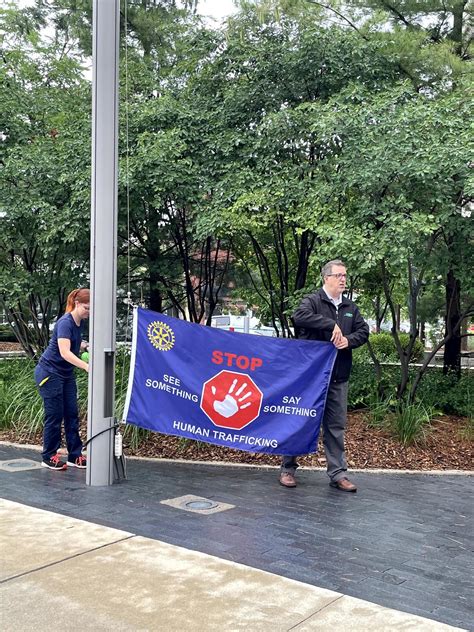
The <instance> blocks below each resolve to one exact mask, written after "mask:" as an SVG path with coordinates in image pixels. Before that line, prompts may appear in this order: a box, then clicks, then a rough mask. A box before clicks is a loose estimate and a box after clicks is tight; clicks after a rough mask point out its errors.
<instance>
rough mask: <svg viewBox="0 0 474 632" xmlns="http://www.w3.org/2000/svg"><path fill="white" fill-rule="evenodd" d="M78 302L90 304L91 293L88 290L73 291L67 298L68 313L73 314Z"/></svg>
mask: <svg viewBox="0 0 474 632" xmlns="http://www.w3.org/2000/svg"><path fill="white" fill-rule="evenodd" d="M76 301H77V302H78V303H89V302H90V291H89V289H88V288H79V289H77V290H73V291H72V292H70V294H69V295H68V297H67V303H66V313H68V312H72V310H73V309H74V308H75V307H76Z"/></svg>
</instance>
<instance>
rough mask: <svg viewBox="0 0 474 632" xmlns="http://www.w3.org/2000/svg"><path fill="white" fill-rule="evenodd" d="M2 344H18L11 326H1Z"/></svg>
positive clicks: (0, 338)
mask: <svg viewBox="0 0 474 632" xmlns="http://www.w3.org/2000/svg"><path fill="white" fill-rule="evenodd" d="M0 342H17V339H16V338H15V334H14V333H13V331H12V328H11V327H10V325H0Z"/></svg>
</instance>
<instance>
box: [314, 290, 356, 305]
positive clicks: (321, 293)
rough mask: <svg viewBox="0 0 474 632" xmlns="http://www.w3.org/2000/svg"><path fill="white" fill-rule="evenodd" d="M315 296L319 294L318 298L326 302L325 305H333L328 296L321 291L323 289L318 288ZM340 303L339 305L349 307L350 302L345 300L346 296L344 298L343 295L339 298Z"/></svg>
mask: <svg viewBox="0 0 474 632" xmlns="http://www.w3.org/2000/svg"><path fill="white" fill-rule="evenodd" d="M316 294H319V296H320V297H321V299H322V300H323V301H326V303H329V304H330V305H334V303H333V302H332V301H330V300H329V298H328V295H327V294H326V292H325V291H324V290H323V288H322V287H321V288H319V290H318V291H317V292H316ZM341 299H342V300H341V302H340V305H350V303H351V301H350V300H349V299H348V298H347V296H344V294H343V295H342V297H341Z"/></svg>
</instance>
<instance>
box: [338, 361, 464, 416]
mask: <svg viewBox="0 0 474 632" xmlns="http://www.w3.org/2000/svg"><path fill="white" fill-rule="evenodd" d="M414 375H415V369H414V368H413V369H411V371H410V379H413V377H414ZM399 380H400V368H399V367H397V366H385V367H382V379H381V382H380V385H379V384H378V383H377V376H376V374H375V370H374V366H373V365H372V364H362V363H360V362H357V363H354V366H353V369H352V375H351V379H350V382H349V408H350V409H357V408H370V407H371V406H372V405H373V402H376V401H379V400H380V393H382V394H383V396H382V399H383V400H388V401H389V402H390V404H391V405H393V404H394V403H395V395H396V391H397V385H398V382H399ZM417 401H420V402H422V403H423V404H424V405H425V407H427V408H434V409H436V410H439V411H440V412H442V413H445V414H447V415H460V416H462V417H473V416H474V371H469V370H467V369H466V370H463V371H462V375H461V378H460V379H459V380H458V379H457V378H456V376H455V375H444V374H443V370H442V369H441V368H438V367H436V368H431V369H428V371H427V372H426V373H425V374H424V376H423V378H422V380H421V383H420V385H419V387H418V391H417Z"/></svg>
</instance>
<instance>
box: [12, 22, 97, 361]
mask: <svg viewBox="0 0 474 632" xmlns="http://www.w3.org/2000/svg"><path fill="white" fill-rule="evenodd" d="M23 19H24V20H26V22H25V21H24V20H23ZM18 20H20V22H21V24H22V25H23V26H22V28H20V29H19V30H15V25H17V26H18ZM22 20H23V21H22ZM2 27H3V28H2ZM39 28H40V27H39V26H38V29H39ZM0 30H4V32H5V36H4V39H3V41H2V44H3V46H2V62H3V63H2V65H1V66H0V103H1V107H0V127H1V129H2V134H1V141H0V162H1V164H2V169H1V173H0V208H1V215H2V231H1V233H0V287H1V291H0V308H1V309H2V310H4V311H5V313H6V315H7V318H8V320H9V322H10V323H14V324H15V326H16V327H17V332H18V335H19V336H20V339H21V342H22V345H23V347H24V349H25V351H26V352H27V353H28V354H29V355H30V356H31V357H34V356H38V355H39V353H40V352H41V351H42V350H43V349H44V348H45V347H46V345H47V343H48V340H49V324H50V323H51V320H52V319H54V318H55V317H56V316H58V314H59V313H61V312H62V310H63V308H64V302H65V296H66V295H67V293H68V291H70V290H71V289H72V288H73V287H77V286H79V285H80V283H81V281H83V280H84V273H85V268H86V265H87V259H88V244H87V239H84V235H87V234H88V232H89V214H90V211H89V209H90V204H89V197H90V194H89V187H90V178H89V165H90V140H89V138H90V119H89V116H90V85H89V84H88V82H87V81H86V80H85V79H84V78H83V76H82V67H81V65H80V60H78V59H77V58H76V56H75V55H74V54H73V53H72V51H71V54H68V55H65V54H64V52H65V49H64V48H63V46H61V45H60V44H59V43H57V42H53V43H46V42H44V41H42V40H41V36H40V31H39V30H35V26H34V21H32V20H27V19H26V17H25V14H23V13H22V12H18V13H15V12H14V11H13V10H9V11H8V10H6V11H3V10H0Z"/></svg>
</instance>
